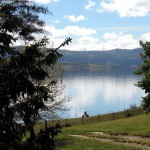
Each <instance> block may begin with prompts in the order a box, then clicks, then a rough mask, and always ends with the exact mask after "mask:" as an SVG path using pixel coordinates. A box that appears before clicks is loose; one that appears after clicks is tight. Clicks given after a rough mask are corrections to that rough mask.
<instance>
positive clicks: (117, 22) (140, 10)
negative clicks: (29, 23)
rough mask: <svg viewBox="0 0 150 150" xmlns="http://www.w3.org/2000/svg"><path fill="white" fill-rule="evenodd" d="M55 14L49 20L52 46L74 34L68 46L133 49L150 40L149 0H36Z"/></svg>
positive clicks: (97, 48)
mask: <svg viewBox="0 0 150 150" xmlns="http://www.w3.org/2000/svg"><path fill="white" fill-rule="evenodd" d="M34 1H35V2H36V3H38V4H42V5H45V6H46V7H48V8H49V10H50V11H51V13H52V14H53V15H46V16H42V18H43V19H44V20H45V21H46V26H45V30H46V36H47V37H48V38H49V39H50V44H49V46H51V47H57V46H58V45H59V44H60V43H61V42H62V41H64V39H65V38H67V37H71V38H72V39H73V41H72V44H70V45H69V46H66V47H64V48H65V49H68V50H76V51H77V50H86V51H87V50H111V49H116V48H122V49H133V48H138V47H139V41H140V40H143V41H150V0H34Z"/></svg>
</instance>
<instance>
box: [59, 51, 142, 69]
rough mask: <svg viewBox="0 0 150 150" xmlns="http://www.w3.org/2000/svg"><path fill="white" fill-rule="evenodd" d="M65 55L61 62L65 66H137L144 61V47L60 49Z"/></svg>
mask: <svg viewBox="0 0 150 150" xmlns="http://www.w3.org/2000/svg"><path fill="white" fill-rule="evenodd" d="M59 52H60V53H61V54H63V57H62V58H61V59H60V62H61V63H63V64H64V65H65V66H74V67H79V66H80V67H82V66H93V67H137V66H139V65H140V64H141V63H142V60H141V58H140V53H141V52H142V49H133V50H123V49H116V50H111V51H69V50H60V51H59Z"/></svg>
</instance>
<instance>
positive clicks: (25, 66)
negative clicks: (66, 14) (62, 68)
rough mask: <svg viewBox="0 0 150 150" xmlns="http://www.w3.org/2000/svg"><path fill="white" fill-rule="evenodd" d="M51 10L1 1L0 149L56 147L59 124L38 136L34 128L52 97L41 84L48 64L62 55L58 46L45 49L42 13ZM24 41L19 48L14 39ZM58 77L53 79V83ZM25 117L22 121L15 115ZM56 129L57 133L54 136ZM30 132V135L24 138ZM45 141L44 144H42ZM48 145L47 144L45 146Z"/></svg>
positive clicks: (24, 2)
mask: <svg viewBox="0 0 150 150" xmlns="http://www.w3.org/2000/svg"><path fill="white" fill-rule="evenodd" d="M40 13H42V14H50V12H49V10H48V9H47V8H45V7H44V6H39V5H36V4H34V3H30V2H29V1H19V0H14V1H10V2H7V1H0V149H2V150H8V149H12V150H13V149H14V150H17V149H19V150H20V149H38V150H39V149H45V150H46V149H47V150H49V149H53V148H54V141H53V140H54V135H57V134H58V132H60V127H59V126H58V125H57V126H56V127H55V128H47V129H46V130H45V131H40V134H39V135H38V138H37V136H36V135H35V132H34V126H35V124H36V119H37V118H38V117H39V111H40V110H47V109H48V107H47V105H46V102H48V101H50V100H53V95H51V94H50V93H51V91H50V89H49V88H48V87H47V86H45V85H44V84H42V83H43V82H44V81H45V80H46V79H47V78H49V77H50V74H49V71H48V69H47V68H48V67H51V68H52V66H54V65H55V64H56V62H57V60H58V59H59V58H60V57H61V56H62V55H61V54H60V53H58V52H57V49H59V48H60V47H61V46H65V45H66V44H68V43H69V42H71V39H70V38H68V39H66V40H65V42H64V43H62V44H61V45H60V46H59V47H58V48H56V49H46V48H45V47H46V45H47V44H48V39H47V38H46V37H43V38H41V39H40V40H39V41H37V40H36V35H38V34H42V33H43V26H44V25H45V22H44V21H43V20H41V19H40V18H39V14H40ZM18 41H23V42H24V45H23V46H22V47H21V48H20V49H18V47H15V46H14V45H15V43H16V42H18ZM54 83H55V81H51V84H54ZM16 117H19V118H21V119H22V121H23V124H19V123H17V122H16V120H15V118H16ZM52 131H53V133H54V135H52V136H51V134H50V133H51V132H52ZM27 132H28V133H29V138H27V139H26V141H25V142H24V143H23V142H22V139H23V137H24V136H26V135H27V134H26V133H27ZM42 145H43V146H42ZM44 145H45V146H46V147H45V146H44Z"/></svg>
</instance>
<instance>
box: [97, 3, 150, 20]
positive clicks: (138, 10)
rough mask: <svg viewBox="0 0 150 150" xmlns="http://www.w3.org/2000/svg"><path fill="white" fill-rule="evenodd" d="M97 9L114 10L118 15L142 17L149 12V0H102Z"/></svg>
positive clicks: (100, 10)
mask: <svg viewBox="0 0 150 150" xmlns="http://www.w3.org/2000/svg"><path fill="white" fill-rule="evenodd" d="M97 11H98V12H103V11H111V12H112V11H116V12H118V13H119V16H120V17H142V16H146V15H148V13H150V0H111V1H109V2H108V0H107V1H106V0H103V2H101V3H100V8H99V9H98V10H97Z"/></svg>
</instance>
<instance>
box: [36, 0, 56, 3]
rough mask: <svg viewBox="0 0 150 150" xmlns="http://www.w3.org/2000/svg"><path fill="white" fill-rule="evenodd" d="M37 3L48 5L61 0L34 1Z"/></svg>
mask: <svg viewBox="0 0 150 150" xmlns="http://www.w3.org/2000/svg"><path fill="white" fill-rule="evenodd" d="M34 1H35V2H37V3H43V4H47V3H52V2H58V1H59V0H34Z"/></svg>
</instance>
